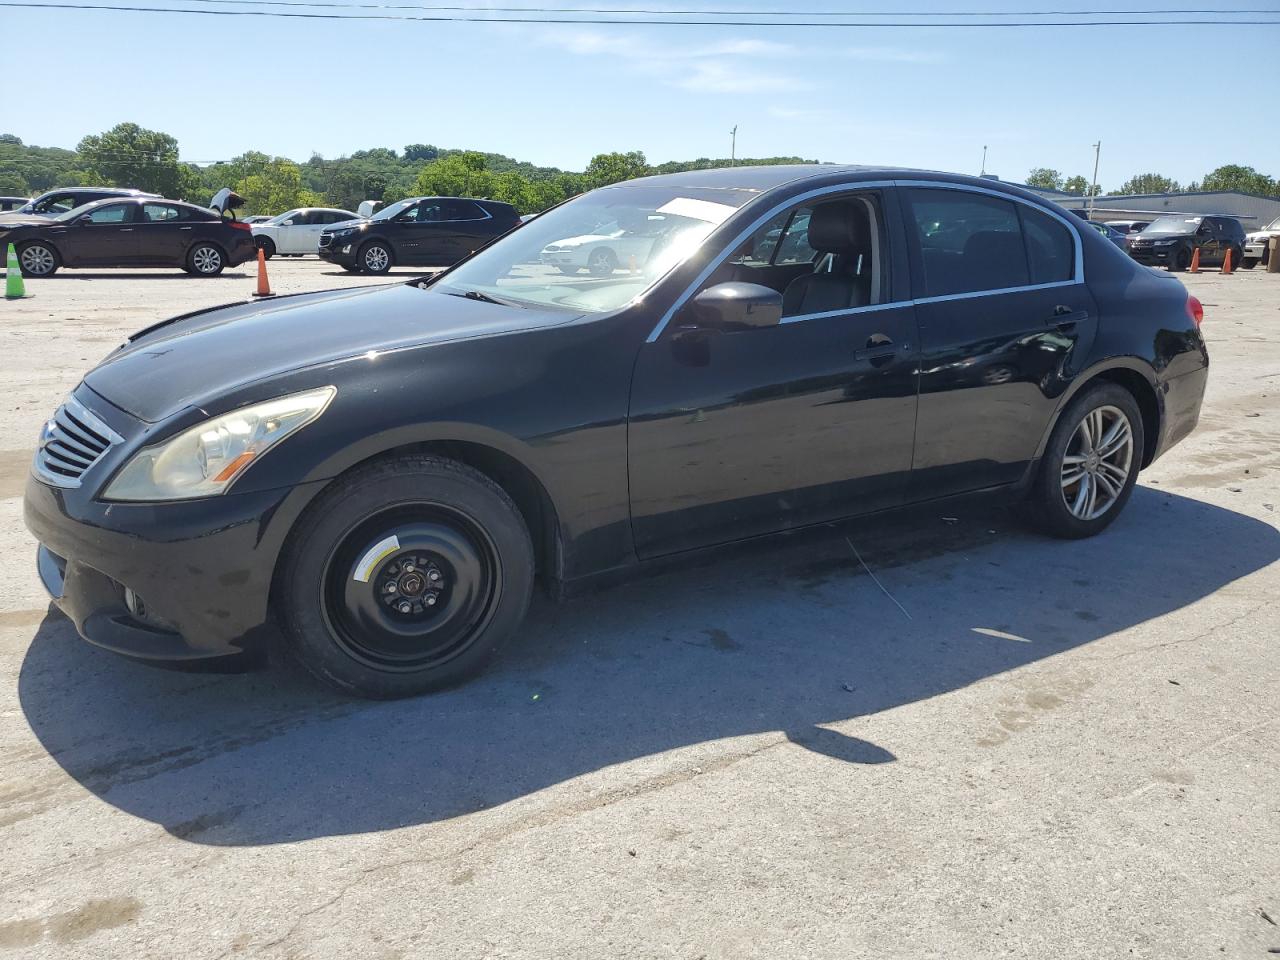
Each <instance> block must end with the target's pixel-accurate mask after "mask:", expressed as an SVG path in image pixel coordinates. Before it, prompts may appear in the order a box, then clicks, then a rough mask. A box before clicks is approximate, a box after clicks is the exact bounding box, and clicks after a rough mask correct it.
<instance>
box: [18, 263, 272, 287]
mask: <svg viewBox="0 0 1280 960" xmlns="http://www.w3.org/2000/svg"><path fill="white" fill-rule="evenodd" d="M162 271H163V272H162ZM244 271H245V268H244V267H236V268H235V269H228V270H224V271H222V273H220V274H218V275H217V276H216V277H200V276H196V275H195V274H191V273H187V272H186V271H185V270H179V269H177V268H174V270H173V271H172V272H169V271H166V270H165V269H164V268H163V267H158V268H156V269H154V270H148V271H146V272H145V273H141V272H138V271H134V270H108V271H91V270H74V269H67V268H64V269H62V270H59V271H58V273H57V274H56V275H55V276H53V277H49V278H46V279H50V280H192V281H199V282H200V283H205V282H208V281H217V280H247V279H249V278H250V277H252V276H253V274H251V273H248V272H244ZM27 279H28V282H30V281H31V280H32V278H30V277H29V278H27ZM34 279H35V282H36V283H41V282H42V280H41V278H34Z"/></svg>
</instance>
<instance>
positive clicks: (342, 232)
mask: <svg viewBox="0 0 1280 960" xmlns="http://www.w3.org/2000/svg"><path fill="white" fill-rule="evenodd" d="M358 229H359V227H347V228H345V229H343V230H335V231H333V235H334V236H335V237H349V236H351V235H352V234H353V233H355V232H356V230H358Z"/></svg>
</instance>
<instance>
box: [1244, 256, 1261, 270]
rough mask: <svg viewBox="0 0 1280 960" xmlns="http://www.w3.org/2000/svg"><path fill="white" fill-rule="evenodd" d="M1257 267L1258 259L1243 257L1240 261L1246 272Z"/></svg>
mask: <svg viewBox="0 0 1280 960" xmlns="http://www.w3.org/2000/svg"><path fill="white" fill-rule="evenodd" d="M1257 265H1258V258H1257V257H1243V258H1242V259H1241V260H1240V266H1241V268H1242V269H1244V270H1252V269H1253V268H1254V267H1256V266H1257Z"/></svg>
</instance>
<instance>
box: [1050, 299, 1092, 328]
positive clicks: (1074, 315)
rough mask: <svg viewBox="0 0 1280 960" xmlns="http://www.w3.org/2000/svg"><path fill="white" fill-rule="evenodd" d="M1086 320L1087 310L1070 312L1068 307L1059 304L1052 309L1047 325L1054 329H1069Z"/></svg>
mask: <svg viewBox="0 0 1280 960" xmlns="http://www.w3.org/2000/svg"><path fill="white" fill-rule="evenodd" d="M1088 319H1089V311H1088V310H1072V309H1071V308H1070V307H1067V306H1063V305H1062V304H1059V305H1058V306H1056V307H1054V308H1053V316H1052V317H1050V318H1049V325H1050V326H1054V327H1069V326H1072V325H1073V324H1077V323H1081V322H1082V321H1085V320H1088Z"/></svg>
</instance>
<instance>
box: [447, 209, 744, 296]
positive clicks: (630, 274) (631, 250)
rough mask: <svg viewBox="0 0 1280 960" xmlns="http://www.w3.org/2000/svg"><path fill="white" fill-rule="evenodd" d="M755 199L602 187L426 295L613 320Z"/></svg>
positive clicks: (533, 222)
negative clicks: (481, 298) (479, 298)
mask: <svg viewBox="0 0 1280 960" xmlns="http://www.w3.org/2000/svg"><path fill="white" fill-rule="evenodd" d="M756 195H757V194H755V193H754V192H752V191H747V190H714V189H690V188H684V187H676V186H671V187H667V186H655V185H651V184H634V185H620V186H615V187H605V188H604V189H601V190H595V191H593V192H591V193H588V194H585V195H583V196H581V197H578V198H577V199H576V200H571V201H570V202H568V203H566V204H563V205H562V206H559V207H556V208H555V209H553V210H550V211H548V212H547V213H544V214H543V215H542V216H540V217H538V218H537V219H536V220H531V221H530V222H529V223H527V224H525V225H524V226H522V227H521V228H520V229H518V230H516V231H515V232H514V233H512V234H510V235H509V236H507V237H505V238H504V239H502V240H499V241H498V242H497V243H495V244H493V245H492V246H490V247H487V248H486V249H484V250H482V251H480V253H478V254H476V255H475V256H474V257H472V258H471V259H470V260H468V261H466V262H465V263H463V264H462V265H461V266H459V267H457V268H456V269H454V270H453V272H452V273H450V274H449V275H448V276H447V277H445V278H444V279H443V280H441V281H440V282H439V283H437V284H434V285H433V286H432V287H431V288H430V289H431V290H433V291H438V292H440V293H449V294H454V295H465V294H468V293H471V294H475V293H477V292H478V293H481V294H485V295H487V296H490V297H492V298H494V299H496V300H499V301H511V302H515V303H517V304H519V305H524V306H538V307H552V308H558V309H563V310H568V311H572V312H574V313H604V312H607V311H609V310H616V309H617V308H618V307H621V306H623V305H624V304H626V303H628V302H630V301H631V300H633V299H635V298H636V297H637V296H639V295H640V294H642V293H644V292H645V291H646V290H648V289H649V288H650V287H651V286H653V284H654V283H656V282H657V281H658V280H659V279H660V278H661V277H662V276H664V275H665V274H666V273H667V272H668V271H669V270H671V269H672V268H673V267H675V266H677V265H678V264H679V263H681V262H682V261H684V260H685V258H687V257H688V256H689V255H690V254H691V253H693V252H694V251H695V250H697V249H698V247H699V246H700V245H701V243H702V241H703V240H705V239H706V238H707V235H708V234H710V233H711V231H712V230H714V229H715V228H716V227H717V226H719V225H720V224H721V223H723V222H724V221H725V220H727V219H728V218H729V217H730V216H731V215H732V214H733V213H735V212H736V211H737V210H738V208H739V207H741V206H742V205H743V204H745V203H746V202H747V201H748V200H751V199H752V198H754V197H755V196H756Z"/></svg>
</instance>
